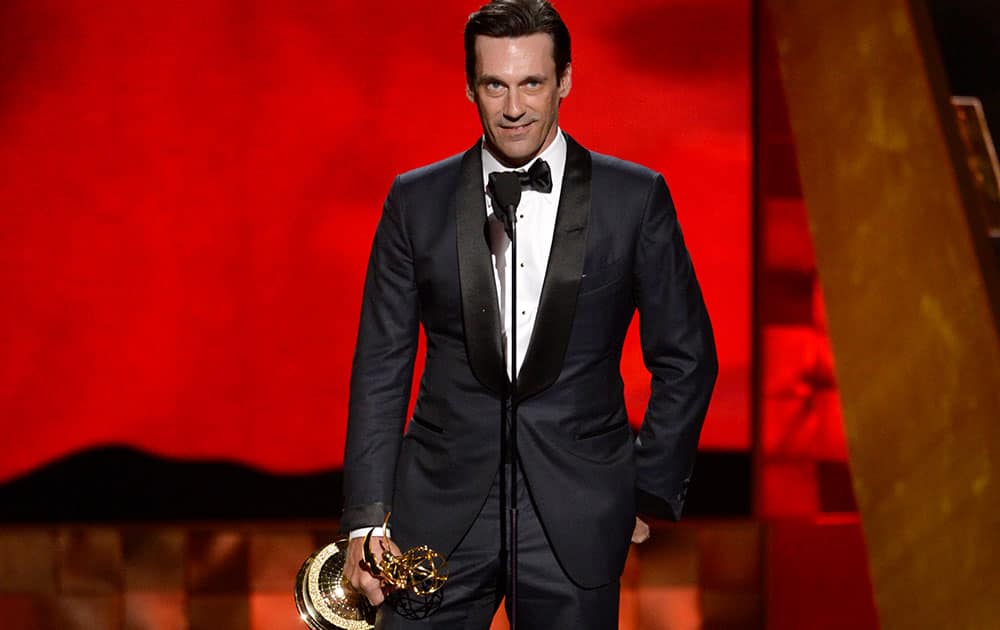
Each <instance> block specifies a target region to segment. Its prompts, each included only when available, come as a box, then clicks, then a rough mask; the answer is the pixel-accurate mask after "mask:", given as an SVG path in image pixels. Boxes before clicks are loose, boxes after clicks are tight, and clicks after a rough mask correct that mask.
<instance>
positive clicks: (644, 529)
mask: <svg viewBox="0 0 1000 630" xmlns="http://www.w3.org/2000/svg"><path fill="white" fill-rule="evenodd" d="M647 540H649V525H647V524H646V521H644V520H642V519H641V518H639V517H638V516H637V517H635V529H633V530H632V542H634V543H635V544H637V545H638V544H640V543H644V542H646V541H647Z"/></svg>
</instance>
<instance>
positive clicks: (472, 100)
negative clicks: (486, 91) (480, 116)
mask: <svg viewBox="0 0 1000 630" xmlns="http://www.w3.org/2000/svg"><path fill="white" fill-rule="evenodd" d="M465 98H467V99H469V102H470V103H475V102H476V95H475V94H474V93H473V92H472V88H471V87H469V82H468V81H466V82H465Z"/></svg>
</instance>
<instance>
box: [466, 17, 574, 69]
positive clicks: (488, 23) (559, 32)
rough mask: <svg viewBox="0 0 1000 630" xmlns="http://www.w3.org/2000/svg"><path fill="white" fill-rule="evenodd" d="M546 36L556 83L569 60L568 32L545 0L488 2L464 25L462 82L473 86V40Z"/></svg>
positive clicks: (474, 65) (474, 63)
mask: <svg viewBox="0 0 1000 630" xmlns="http://www.w3.org/2000/svg"><path fill="white" fill-rule="evenodd" d="M535 33H548V34H549V35H550V36H551V37H552V50H553V57H554V58H555V62H556V80H557V81H561V80H562V76H563V71H565V70H566V66H568V65H569V61H570V44H569V29H567V28H566V24H564V23H563V21H562V18H561V17H559V13H557V12H556V10H555V8H554V7H553V6H552V5H551V4H549V3H548V0H492V1H491V2H489V3H488V4H484V5H483V6H481V7H479V10H478V11H476V12H475V13H473V14H472V15H470V16H469V21H468V22H466V23H465V80H466V82H467V83H468V84H469V87H474V86H473V82H474V81H475V77H476V37H478V36H479V35H485V36H486V37H523V36H525V35H534V34H535Z"/></svg>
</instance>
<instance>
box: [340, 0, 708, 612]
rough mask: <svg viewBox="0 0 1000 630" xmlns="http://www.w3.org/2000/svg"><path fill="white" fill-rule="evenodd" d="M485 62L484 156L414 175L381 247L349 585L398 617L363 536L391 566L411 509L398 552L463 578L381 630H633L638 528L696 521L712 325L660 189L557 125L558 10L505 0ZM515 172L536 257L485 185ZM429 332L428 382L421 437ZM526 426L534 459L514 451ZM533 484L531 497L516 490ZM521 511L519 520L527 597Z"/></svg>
mask: <svg viewBox="0 0 1000 630" xmlns="http://www.w3.org/2000/svg"><path fill="white" fill-rule="evenodd" d="M465 50H466V75H467V86H466V91H467V95H468V98H469V100H470V101H472V102H473V103H474V104H475V105H476V107H477V109H478V112H479V117H480V120H481V123H482V128H483V136H482V138H481V140H480V141H479V142H477V143H476V145H475V146H473V147H472V148H471V149H470V150H468V151H466V152H465V153H464V154H460V155H456V156H453V157H451V158H448V159H446V160H443V161H441V162H437V163H435V164H431V165H429V166H426V167H424V168H420V169H417V170H415V171H411V172H408V173H405V174H403V175H400V176H398V177H397V178H396V180H395V181H394V182H393V185H392V187H391V189H390V191H389V195H388V198H387V199H386V202H385V206H384V208H383V213H382V217H381V219H380V221H379V225H378V229H377V231H376V234H375V239H374V244H373V246H372V252H371V258H370V260H369V265H368V271H367V277H366V281H365V289H364V298H363V304H362V313H361V323H360V327H359V333H358V342H357V348H356V353H355V358H354V365H353V370H352V377H351V402H350V411H349V421H348V435H347V447H346V452H345V462H344V476H345V482H344V483H345V509H344V514H343V519H342V527H343V529H344V530H345V531H350V533H351V537H352V539H351V542H350V543H349V547H348V552H347V558H346V568H345V574H346V575H347V577H348V579H349V580H350V582H351V583H352V585H354V587H355V588H357V589H358V590H360V591H362V592H364V593H365V595H366V596H367V597H368V598H369V599H370V600H371V601H372V602H373V603H375V604H379V603H381V602H382V599H383V592H382V591H381V589H380V588H379V583H378V581H377V580H375V579H374V578H373V577H372V575H371V573H370V567H368V566H367V565H366V564H365V563H364V561H363V560H362V553H361V548H362V540H363V538H362V537H363V536H364V535H365V534H367V533H369V532H371V533H372V534H373V537H372V540H373V543H374V544H373V547H374V548H375V549H376V551H377V550H378V548H379V545H378V541H379V537H380V535H381V534H382V533H383V532H381V531H380V530H378V529H377V526H379V525H381V523H382V521H383V517H384V515H385V514H386V513H387V512H389V511H390V510H391V512H392V523H391V529H392V539H393V540H394V541H395V542H396V543H398V544H399V546H400V547H402V548H404V549H405V548H408V547H410V546H414V545H419V544H426V545H428V546H430V547H431V548H432V549H435V550H437V551H439V552H441V553H442V554H446V555H447V556H448V561H449V568H450V572H451V578H450V580H449V582H448V583H447V584H446V585H445V587H444V589H443V591H442V596H441V600H440V601H439V602H438V606H439V607H438V608H437V609H436V610H435V611H434V612H433V613H432V614H430V615H429V616H427V617H426V618H423V619H414V618H408V617H407V616H406V615H403V614H400V613H399V611H395V610H393V609H392V608H391V607H388V606H386V607H383V609H384V610H383V616H382V620H381V622H380V623H381V624H382V626H383V627H386V628H409V627H437V628H482V629H485V628H488V626H489V624H490V620H491V618H492V616H493V614H494V613H495V611H496V609H497V607H498V605H499V603H500V601H501V598H502V597H503V596H504V595H505V594H506V595H508V606H509V605H510V603H511V601H512V600H513V599H516V605H517V621H518V623H519V624H520V625H521V626H522V627H523V628H531V629H535V628H546V629H550V628H556V629H560V628H593V629H595V630H596V629H606V628H613V627H616V625H617V614H618V612H617V611H618V590H619V589H618V578H619V576H620V574H621V571H622V568H623V567H624V563H625V557H626V554H627V552H628V546H629V543H630V541H636V542H641V541H642V540H644V539H645V538H646V537H647V536H648V528H647V527H646V525H645V523H644V522H643V521H642V520H641V519H639V518H638V516H637V515H638V514H639V513H649V514H652V515H656V516H664V517H670V518H673V519H677V518H680V514H681V507H682V505H683V503H684V497H685V492H686V489H687V485H688V482H689V480H690V476H691V470H692V467H693V463H694V457H695V451H696V449H697V445H698V436H699V434H700V431H701V425H702V421H703V419H704V416H705V412H706V409H707V407H708V402H709V398H710V395H711V391H712V388H713V386H714V382H715V376H716V373H717V369H718V368H717V362H716V355H715V346H714V341H713V337H712V331H711V326H710V323H709V319H708V315H707V313H706V310H705V306H704V302H703V300H702V296H701V291H700V289H699V286H698V282H697V280H696V278H695V274H694V270H693V267H692V264H691V261H690V258H689V256H688V252H687V250H686V248H685V246H684V241H683V238H682V236H681V231H680V227H679V225H678V222H677V216H676V213H675V211H674V207H673V204H672V202H671V199H670V195H669V193H668V191H667V187H666V184H665V183H664V180H663V178H662V177H661V176H660V175H658V174H657V173H654V172H652V171H650V170H648V169H646V168H644V167H642V166H639V165H636V164H632V163H629V162H625V161H622V160H618V159H615V158H612V157H608V156H604V155H600V154H597V153H592V152H590V151H588V150H587V149H585V148H583V147H581V146H580V145H579V144H578V143H577V142H576V141H574V140H573V139H572V138H570V136H568V135H567V134H565V133H563V132H562V130H561V129H560V128H559V125H558V114H559V107H560V104H561V103H562V100H563V99H564V98H566V97H567V96H568V95H569V93H570V89H571V87H572V67H571V63H570V37H569V32H568V30H567V29H566V26H565V25H564V23H563V22H562V19H561V18H560V17H559V15H558V13H557V12H556V11H555V9H554V8H553V7H552V6H551V5H549V4H548V2H547V1H546V0H494V1H493V2H490V3H489V4H487V5H484V6H483V7H481V8H480V10H479V11H477V12H476V13H474V14H472V15H471V16H470V18H469V21H468V23H467V25H466V29H465ZM508 170H516V171H519V172H520V175H519V177H520V178H521V179H522V180H523V182H524V190H523V192H522V197H521V202H520V205H519V206H518V210H517V222H518V223H517V234H518V242H517V248H518V255H517V259H516V260H512V255H511V254H512V252H511V249H512V248H511V247H510V245H511V243H510V239H509V237H508V235H507V233H506V232H505V230H504V226H503V225H502V224H501V223H500V222H498V221H497V214H498V213H497V212H495V211H494V208H493V203H494V196H495V194H496V191H494V190H492V189H491V188H490V186H489V185H488V184H489V174H490V173H491V172H496V171H508ZM514 269H516V271H517V303H516V305H515V304H513V303H512V301H511V275H512V271H513V270H514ZM636 310H638V312H639V318H640V319H639V328H640V333H641V341H642V350H643V357H644V360H645V363H646V366H647V368H648V369H649V371H650V373H651V376H652V380H651V395H650V399H649V404H648V407H647V411H646V416H645V418H644V419H643V422H642V425H641V428H640V430H639V432H638V434H637V435H636V434H634V433H633V431H632V429H631V428H630V426H629V423H628V419H627V417H626V411H625V401H624V395H623V383H622V379H621V375H620V370H619V363H620V359H621V352H622V343H623V341H624V339H625V333H626V331H627V329H628V327H629V324H630V322H631V320H632V317H633V315H634V313H635V312H636ZM421 324H422V325H423V329H424V331H425V335H426V348H427V354H426V360H425V367H424V372H423V375H422V378H421V381H420V389H419V393H418V396H417V401H416V406H415V408H414V412H413V417H412V418H411V419H410V422H409V424H408V426H407V427H406V430H405V434H404V424H405V414H406V410H407V403H408V400H409V396H410V391H409V390H410V382H411V376H412V370H413V364H414V358H415V354H416V349H417V337H418V332H419V327H420V325H421ZM515 325H516V352H515V351H513V349H514V346H515V344H514V339H513V337H514V335H508V334H507V332H508V331H512V330H515ZM515 366H516V368H517V371H516V381H515V382H516V393H514V394H513V395H512V391H514V388H512V387H511V378H510V377H511V373H512V372H513V371H514V368H515ZM514 406H516V407H517V414H516V418H517V423H518V424H517V427H518V428H517V441H518V443H517V446H518V454H519V457H518V458H517V461H513V460H514V458H513V457H512V456H511V455H510V452H509V451H508V449H505V448H503V447H502V444H503V443H504V441H505V440H504V434H503V431H504V429H503V427H504V426H505V423H503V422H502V421H501V417H502V414H503V413H509V410H510V409H511V407H514ZM512 466H518V467H519V468H518V469H517V470H518V471H519V472H520V477H519V483H518V487H517V488H505V483H504V481H505V480H506V479H507V478H508V474H509V473H510V472H511V467H512ZM505 499H506V500H509V501H510V502H511V503H513V504H515V505H516V507H517V509H518V514H519V516H518V530H517V531H518V540H517V553H518V555H517V558H518V561H517V571H518V573H517V575H518V580H517V587H516V588H517V592H516V598H514V597H512V596H511V594H510V593H509V592H508V586H507V584H508V580H507V577H508V576H507V572H506V571H507V560H506V558H507V556H506V552H507V549H506V547H507V545H506V544H505V540H504V538H505V536H506V534H507V533H508V529H507V527H508V523H507V521H506V518H507V517H506V513H505V512H504V510H503V503H504V501H505ZM373 527H375V528H376V531H372V528H373ZM508 612H509V610H508Z"/></svg>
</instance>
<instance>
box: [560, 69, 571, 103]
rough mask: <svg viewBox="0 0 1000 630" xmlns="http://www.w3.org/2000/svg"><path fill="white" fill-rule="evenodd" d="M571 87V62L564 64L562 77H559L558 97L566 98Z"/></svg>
mask: <svg viewBox="0 0 1000 630" xmlns="http://www.w3.org/2000/svg"><path fill="white" fill-rule="evenodd" d="M572 87H573V64H571V63H568V64H566V69H565V70H563V73H562V77H560V78H559V98H566V97H567V96H568V95H569V91H570V89H571V88H572Z"/></svg>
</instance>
